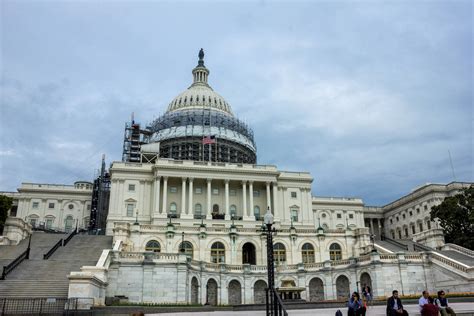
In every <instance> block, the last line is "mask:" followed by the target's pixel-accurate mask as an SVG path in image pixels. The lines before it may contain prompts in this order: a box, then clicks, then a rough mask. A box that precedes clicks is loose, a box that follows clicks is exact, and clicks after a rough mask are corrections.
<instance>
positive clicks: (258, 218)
mask: <svg viewBox="0 0 474 316" xmlns="http://www.w3.org/2000/svg"><path fill="white" fill-rule="evenodd" d="M253 215H255V219H256V220H257V221H258V220H260V219H261V218H260V207H259V206H258V205H255V207H254V208H253Z"/></svg>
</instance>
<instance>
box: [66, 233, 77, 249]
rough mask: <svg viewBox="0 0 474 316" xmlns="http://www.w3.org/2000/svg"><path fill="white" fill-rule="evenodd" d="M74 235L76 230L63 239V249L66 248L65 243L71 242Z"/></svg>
mask: <svg viewBox="0 0 474 316" xmlns="http://www.w3.org/2000/svg"><path fill="white" fill-rule="evenodd" d="M75 235H77V229H74V230H73V231H72V233H70V234H69V236H67V238H66V239H64V242H63V247H64V246H66V245H67V243H68V242H69V241H70V240H71V238H72V237H74V236H75Z"/></svg>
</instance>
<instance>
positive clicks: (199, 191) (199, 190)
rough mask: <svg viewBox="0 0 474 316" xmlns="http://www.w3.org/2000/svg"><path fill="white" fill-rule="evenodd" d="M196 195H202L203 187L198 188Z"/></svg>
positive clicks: (195, 190)
mask: <svg viewBox="0 0 474 316" xmlns="http://www.w3.org/2000/svg"><path fill="white" fill-rule="evenodd" d="M194 193H196V194H202V188H201V187H197V188H195V189H194Z"/></svg>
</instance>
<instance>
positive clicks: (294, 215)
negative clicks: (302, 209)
mask: <svg viewBox="0 0 474 316" xmlns="http://www.w3.org/2000/svg"><path fill="white" fill-rule="evenodd" d="M291 219H292V220H293V222H297V221H298V210H291Z"/></svg>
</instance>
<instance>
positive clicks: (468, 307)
mask: <svg viewBox="0 0 474 316" xmlns="http://www.w3.org/2000/svg"><path fill="white" fill-rule="evenodd" d="M449 306H451V307H452V308H453V309H454V311H455V312H456V313H461V312H471V313H474V302H468V303H450V304H449ZM403 307H404V308H405V310H406V311H407V312H408V314H409V315H411V316H415V315H418V316H419V315H420V312H419V309H418V305H414V304H410V305H403ZM385 308H386V307H385V305H377V306H369V308H368V309H367V313H366V316H385ZM338 309H340V310H341V312H342V314H343V315H344V316H347V308H346V307H344V306H341V307H340V308H321V309H299V310H296V309H294V310H288V315H289V316H293V315H295V316H306V315H308V316H309V315H311V316H315V315H317V316H334V315H335V314H336V311H337V310H338ZM146 315H156V316H185V315H192V316H249V315H251V316H265V311H239V312H233V311H214V312H193V313H191V312H182V313H159V314H146Z"/></svg>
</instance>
